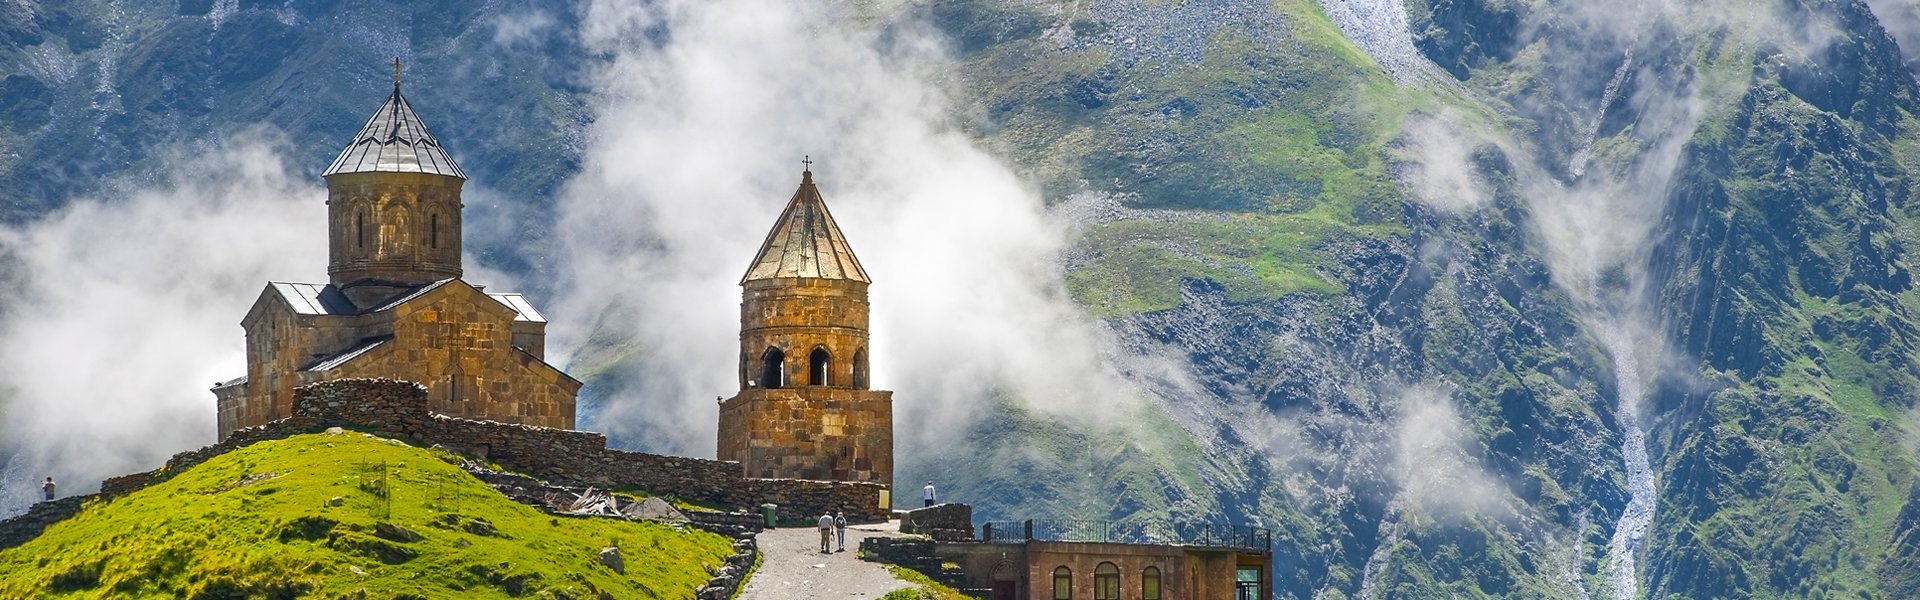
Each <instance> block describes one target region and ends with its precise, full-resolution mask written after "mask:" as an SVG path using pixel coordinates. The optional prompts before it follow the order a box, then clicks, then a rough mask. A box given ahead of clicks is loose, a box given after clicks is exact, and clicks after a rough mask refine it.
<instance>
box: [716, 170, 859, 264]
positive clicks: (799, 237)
mask: <svg viewBox="0 0 1920 600" xmlns="http://www.w3.org/2000/svg"><path fill="white" fill-rule="evenodd" d="M795 277H807V278H816V279H845V280H852V281H858V282H862V283H873V280H871V279H868V278H867V271H866V269H863V268H861V267H860V259H857V258H854V256H853V248H852V247H850V246H848V245H847V237H846V236H845V235H842V234H841V233H840V225H839V224H837V223H834V222H833V215H832V214H831V213H828V212H827V203H826V201H825V200H822V199H821V198H820V190H819V188H815V187H814V186H813V171H806V172H804V173H802V174H801V176H800V189H799V190H796V191H794V193H793V199H792V200H790V201H788V202H787V209H786V210H785V211H782V212H781V213H780V220H779V221H776V222H774V224H773V231H771V232H768V233H767V241H766V242H764V243H761V244H760V254H759V255H758V256H755V257H754V259H753V264H752V265H750V266H748V267H747V274H746V276H745V277H741V278H740V283H741V284H743V285H744V284H746V283H747V282H748V281H753V280H757V279H784V278H795Z"/></svg>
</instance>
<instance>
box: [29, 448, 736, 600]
mask: <svg viewBox="0 0 1920 600" xmlns="http://www.w3.org/2000/svg"><path fill="white" fill-rule="evenodd" d="M334 498H338V499H340V500H341V502H340V505H338V506H334V505H332V504H333V503H332V502H331V500H332V499H334ZM409 540H411V541H409ZM609 546H615V547H619V548H620V549H621V551H622V555H623V556H622V558H623V559H624V564H625V568H626V572H625V574H620V573H615V572H614V571H613V570H611V569H609V568H608V567H606V566H603V565H602V564H601V563H600V562H599V560H598V557H599V554H600V552H601V550H602V549H603V548H606V547H609ZM730 552H732V543H731V540H728V539H726V538H725V537H723V536H719V535H715V534H712V533H707V532H703V531H697V530H685V529H682V528H678V527H673V526H669V525H664V524H660V523H651V522H626V521H618V520H611V519H593V518H554V517H549V516H548V515H546V514H544V513H541V512H540V511H538V510H535V509H533V508H531V507H528V506H526V505H524V504H520V503H517V502H514V501H512V500H509V499H507V498H506V497H504V496H501V495H500V494H499V493H498V492H496V491H494V490H493V488H491V487H489V486H487V485H486V484H485V483H481V482H480V481H479V480H477V479H474V478H473V477H472V476H470V475H468V474H466V473H465V472H463V471H461V470H460V469H459V468H458V467H456V466H454V465H451V464H448V463H447V462H445V461H444V460H443V457H441V456H438V455H436V453H435V452H433V451H428V450H422V449H419V448H413V447H410V446H406V445H404V444H401V443H399V442H396V441H392V440H384V439H379V438H374V437H372V436H368V435H365V434H360V433H353V432H346V433H327V434H311V435H300V436H294V437H291V438H288V439H285V440H274V441H266V442H260V443H257V444H253V445H250V446H247V447H245V448H241V449H238V450H235V451H232V452H229V453H227V454H223V455H220V456H217V457H214V458H212V459H209V460H208V461H207V462H205V463H203V464H200V465H198V466H195V467H193V468H190V469H188V470H186V471H185V472H182V473H180V474H178V475H176V476H175V477H173V478H172V479H169V480H167V481H166V482H163V483H160V484H157V485H154V486H152V487H148V488H146V489H143V490H140V491H138V492H135V493H133V494H130V495H128V496H126V497H123V498H118V499H115V500H112V501H110V502H105V503H97V504H93V505H90V506H88V507H86V508H84V509H82V511H81V512H80V514H79V515H77V516H75V517H73V518H71V519H68V520H66V521H63V522H60V523H57V524H55V525H53V526H52V527H49V528H48V529H47V530H46V532H45V533H43V534H41V536H40V537H38V538H35V539H34V540H32V541H30V542H28V543H26V544H25V545H22V546H20V547H17V548H10V549H7V550H0V595H5V596H8V597H18V598H25V597H62V596H65V595H76V596H92V595H99V594H102V593H105V594H107V595H115V596H124V595H137V596H162V595H164V596H179V597H191V598H252V597H273V598H280V597H285V598H292V597H298V596H308V595H319V596H325V597H334V596H340V595H352V594H361V593H365V592H367V591H371V592H377V593H379V594H381V597H383V598H384V597H403V596H405V597H415V598H440V597H454V596H458V597H462V598H507V597H520V596H526V595H543V597H544V596H550V597H555V598H595V597H599V596H600V594H601V593H603V592H604V593H610V594H612V595H613V596H615V597H620V598H684V597H691V595H692V594H693V591H694V589H695V588H697V587H698V586H700V585H702V584H704V583H706V581H707V573H708V569H712V568H716V567H718V566H720V565H721V564H723V562H724V559H725V557H726V555H727V554H728V553H730ZM409 594H410V595H411V596H409Z"/></svg>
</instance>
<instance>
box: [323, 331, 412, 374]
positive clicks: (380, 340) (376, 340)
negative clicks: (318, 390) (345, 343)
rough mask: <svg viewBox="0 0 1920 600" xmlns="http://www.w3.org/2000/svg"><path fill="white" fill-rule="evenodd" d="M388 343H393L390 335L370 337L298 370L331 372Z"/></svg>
mask: <svg viewBox="0 0 1920 600" xmlns="http://www.w3.org/2000/svg"><path fill="white" fill-rule="evenodd" d="M390 341H393V336H390V335H383V336H380V337H371V338H367V339H364V340H360V343H358V344H354V345H353V346H352V347H349V348H347V349H346V350H343V351H341V352H340V353H339V354H335V355H333V356H329V357H326V358H322V359H320V360H317V361H314V362H313V364H309V365H307V366H305V367H301V368H300V370H302V371H314V372H320V371H331V370H333V369H334V368H335V367H339V366H340V365H344V364H347V363H348V362H349V361H352V360H353V359H356V358H360V355H362V354H366V353H368V352H371V351H373V349H374V348H379V347H380V345H381V344H385V343H387V342H390Z"/></svg>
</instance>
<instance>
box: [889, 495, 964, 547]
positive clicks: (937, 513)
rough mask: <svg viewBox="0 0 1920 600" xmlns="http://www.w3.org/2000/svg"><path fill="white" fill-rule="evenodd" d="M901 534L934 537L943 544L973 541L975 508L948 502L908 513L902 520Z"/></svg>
mask: <svg viewBox="0 0 1920 600" xmlns="http://www.w3.org/2000/svg"><path fill="white" fill-rule="evenodd" d="M900 533H914V534H920V535H926V536H932V537H933V539H936V540H939V541H942V542H965V541H969V540H972V539H973V506H972V505H967V504H959V503H954V502H948V503H945V504H935V505H933V506H929V507H926V508H918V509H914V510H910V511H907V515H906V517H905V518H902V519H900Z"/></svg>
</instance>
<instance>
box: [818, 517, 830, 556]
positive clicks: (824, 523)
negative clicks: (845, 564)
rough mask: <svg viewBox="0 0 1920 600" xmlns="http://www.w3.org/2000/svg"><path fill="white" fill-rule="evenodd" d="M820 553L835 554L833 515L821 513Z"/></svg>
mask: <svg viewBox="0 0 1920 600" xmlns="http://www.w3.org/2000/svg"><path fill="white" fill-rule="evenodd" d="M819 525H820V553H821V554H831V553H833V513H831V512H823V513H820V523H819Z"/></svg>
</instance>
